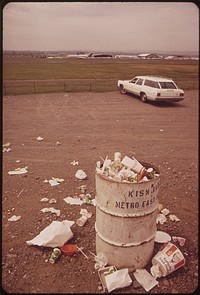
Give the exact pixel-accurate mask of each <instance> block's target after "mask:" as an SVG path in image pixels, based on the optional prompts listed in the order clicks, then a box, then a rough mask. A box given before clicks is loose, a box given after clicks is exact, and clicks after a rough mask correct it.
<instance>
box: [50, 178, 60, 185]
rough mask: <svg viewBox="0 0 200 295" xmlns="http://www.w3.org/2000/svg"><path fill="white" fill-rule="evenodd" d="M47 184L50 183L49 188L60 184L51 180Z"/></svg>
mask: <svg viewBox="0 0 200 295" xmlns="http://www.w3.org/2000/svg"><path fill="white" fill-rule="evenodd" d="M48 182H49V183H50V185H51V186H56V185H58V184H60V183H59V182H57V181H56V180H53V179H50V180H49V181H48Z"/></svg>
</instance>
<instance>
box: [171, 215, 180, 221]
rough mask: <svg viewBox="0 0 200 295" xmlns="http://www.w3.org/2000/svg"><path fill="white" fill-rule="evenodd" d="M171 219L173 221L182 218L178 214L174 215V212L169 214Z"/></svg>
mask: <svg viewBox="0 0 200 295" xmlns="http://www.w3.org/2000/svg"><path fill="white" fill-rule="evenodd" d="M169 219H170V220H172V221H180V219H179V218H178V217H177V216H176V215H173V214H170V215H169Z"/></svg>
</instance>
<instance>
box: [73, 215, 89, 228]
mask: <svg viewBox="0 0 200 295" xmlns="http://www.w3.org/2000/svg"><path fill="white" fill-rule="evenodd" d="M87 220H88V217H87V216H86V215H82V216H81V217H80V218H79V219H78V220H77V221H76V224H78V225H79V226H83V225H84V224H85V223H86V221H87Z"/></svg>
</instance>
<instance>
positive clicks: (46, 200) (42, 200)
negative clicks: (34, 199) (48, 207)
mask: <svg viewBox="0 0 200 295" xmlns="http://www.w3.org/2000/svg"><path fill="white" fill-rule="evenodd" d="M48 201H49V199H48V198H42V199H41V200H40V202H48Z"/></svg>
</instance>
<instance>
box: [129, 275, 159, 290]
mask: <svg viewBox="0 0 200 295" xmlns="http://www.w3.org/2000/svg"><path fill="white" fill-rule="evenodd" d="M133 275H134V277H135V278H136V280H137V281H138V283H140V284H141V285H142V287H143V288H144V289H145V291H147V292H148V291H150V290H151V289H152V288H153V287H155V286H156V285H158V281H156V279H155V278H154V277H153V276H152V275H151V274H150V273H149V272H148V271H146V269H137V270H136V271H135V272H134V273H133Z"/></svg>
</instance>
